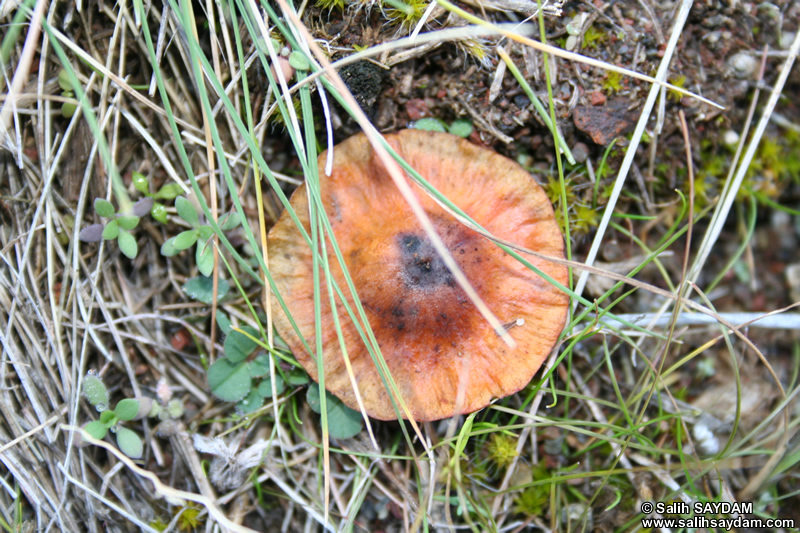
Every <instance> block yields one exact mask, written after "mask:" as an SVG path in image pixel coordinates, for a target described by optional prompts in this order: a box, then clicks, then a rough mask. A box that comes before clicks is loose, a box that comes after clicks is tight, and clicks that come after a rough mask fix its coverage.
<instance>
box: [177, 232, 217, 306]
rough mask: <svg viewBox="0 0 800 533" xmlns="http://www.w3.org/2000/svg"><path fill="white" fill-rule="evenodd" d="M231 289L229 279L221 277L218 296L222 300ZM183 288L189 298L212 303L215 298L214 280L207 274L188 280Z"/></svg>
mask: <svg viewBox="0 0 800 533" xmlns="http://www.w3.org/2000/svg"><path fill="white" fill-rule="evenodd" d="M165 244H166V243H165ZM229 289H230V284H229V283H228V281H227V280H224V279H220V280H219V283H218V284H217V298H218V299H219V300H222V299H223V298H224V297H225V295H226V294H228V290H229ZM183 290H184V292H185V293H186V294H187V295H188V296H189V298H192V299H193V300H197V301H198V302H203V303H204V304H209V305H210V304H211V302H212V300H213V299H214V280H213V279H212V278H209V277H207V276H197V277H196V278H191V279H190V280H188V281H187V282H186V283H185V284H184V285H183Z"/></svg>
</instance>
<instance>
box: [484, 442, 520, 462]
mask: <svg viewBox="0 0 800 533" xmlns="http://www.w3.org/2000/svg"><path fill="white" fill-rule="evenodd" d="M486 450H487V451H488V453H489V460H490V461H491V462H493V463H494V464H495V465H497V466H498V467H499V468H505V467H507V466H508V465H510V464H511V463H512V462H514V459H515V458H516V457H517V455H519V454H518V453H517V438H516V437H515V436H513V435H509V434H506V433H492V435H491V437H490V438H489V445H488V446H487V447H486Z"/></svg>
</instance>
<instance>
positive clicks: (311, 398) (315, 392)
mask: <svg viewBox="0 0 800 533" xmlns="http://www.w3.org/2000/svg"><path fill="white" fill-rule="evenodd" d="M306 401H307V402H308V406H309V407H311V410H312V411H314V412H315V413H317V414H320V413H321V412H322V408H321V404H320V401H319V384H317V383H312V384H311V385H309V386H308V390H307V391H306Z"/></svg>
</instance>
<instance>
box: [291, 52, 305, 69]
mask: <svg viewBox="0 0 800 533" xmlns="http://www.w3.org/2000/svg"><path fill="white" fill-rule="evenodd" d="M289 66H291V67H292V68H293V69H295V70H308V69H309V67H310V65H309V64H308V59H306V56H305V54H303V53H302V52H300V51H298V50H295V51H293V52H292V53H291V54H289Z"/></svg>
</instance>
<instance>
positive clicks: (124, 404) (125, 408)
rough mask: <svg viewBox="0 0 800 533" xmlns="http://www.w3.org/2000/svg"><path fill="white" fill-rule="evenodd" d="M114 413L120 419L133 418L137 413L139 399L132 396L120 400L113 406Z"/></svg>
mask: <svg viewBox="0 0 800 533" xmlns="http://www.w3.org/2000/svg"><path fill="white" fill-rule="evenodd" d="M114 413H115V414H116V415H117V418H119V419H120V420H133V419H134V418H136V415H137V414H139V400H135V399H133V398H125V399H124V400H120V401H119V403H118V404H117V406H116V407H115V408H114Z"/></svg>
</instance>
